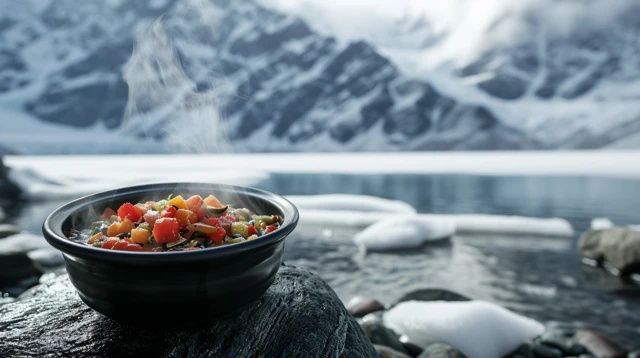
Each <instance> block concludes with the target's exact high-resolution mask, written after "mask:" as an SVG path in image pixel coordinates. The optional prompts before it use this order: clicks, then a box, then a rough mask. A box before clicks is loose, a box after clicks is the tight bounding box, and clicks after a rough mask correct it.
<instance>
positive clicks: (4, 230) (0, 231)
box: [0, 224, 20, 239]
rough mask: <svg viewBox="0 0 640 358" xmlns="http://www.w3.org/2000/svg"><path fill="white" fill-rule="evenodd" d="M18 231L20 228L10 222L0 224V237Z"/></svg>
mask: <svg viewBox="0 0 640 358" xmlns="http://www.w3.org/2000/svg"><path fill="white" fill-rule="evenodd" d="M19 232H20V228H19V227H17V226H14V225H11V224H0V239H2V238H5V237H7V236H11V235H15V234H18V233H19Z"/></svg>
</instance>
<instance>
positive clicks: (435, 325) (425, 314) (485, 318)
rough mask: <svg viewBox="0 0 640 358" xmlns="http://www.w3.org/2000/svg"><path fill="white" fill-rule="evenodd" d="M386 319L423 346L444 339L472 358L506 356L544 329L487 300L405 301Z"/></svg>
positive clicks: (392, 310) (399, 331) (389, 313)
mask: <svg viewBox="0 0 640 358" xmlns="http://www.w3.org/2000/svg"><path fill="white" fill-rule="evenodd" d="M384 323H385V325H386V326H388V327H389V328H391V329H393V330H395V331H396V332H397V333H399V334H404V335H407V336H408V337H409V340H411V341H412V342H414V343H416V344H418V345H420V346H422V347H423V348H424V347H426V346H427V345H429V344H430V343H434V342H443V343H447V344H449V345H450V346H452V347H454V348H456V349H457V350H459V351H461V352H462V353H464V354H465V355H466V356H467V357H469V358H495V357H502V356H504V355H506V354H508V353H510V352H512V351H513V350H514V349H516V348H517V347H518V345H520V344H522V343H524V342H526V341H528V340H530V339H532V338H534V337H536V336H538V335H540V334H541V333H542V331H543V330H544V326H543V325H542V324H541V323H539V322H537V321H535V320H532V319H530V318H527V317H524V316H521V315H518V314H516V313H513V312H511V311H509V310H507V309H505V308H503V307H500V306H498V305H495V304H493V303H489V302H483V301H467V302H444V301H431V302H419V301H408V302H402V303H400V304H398V305H397V306H395V307H393V308H392V309H390V310H389V311H387V312H386V313H385V314H384Z"/></svg>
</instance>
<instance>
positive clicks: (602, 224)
mask: <svg viewBox="0 0 640 358" xmlns="http://www.w3.org/2000/svg"><path fill="white" fill-rule="evenodd" d="M612 227H614V225H613V222H612V221H611V220H609V218H594V219H592V220H591V230H602V229H609V228H612Z"/></svg>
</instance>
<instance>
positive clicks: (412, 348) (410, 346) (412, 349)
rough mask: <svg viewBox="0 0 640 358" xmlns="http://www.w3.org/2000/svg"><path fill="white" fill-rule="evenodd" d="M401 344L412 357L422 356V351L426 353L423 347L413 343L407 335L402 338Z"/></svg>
mask: <svg viewBox="0 0 640 358" xmlns="http://www.w3.org/2000/svg"><path fill="white" fill-rule="evenodd" d="M400 342H401V343H402V346H403V347H404V349H405V350H406V351H407V352H409V355H411V356H412V357H417V356H419V355H420V353H422V351H424V349H422V347H420V346H419V345H417V344H415V343H413V342H411V341H410V340H409V337H407V335H405V334H403V335H401V336H400Z"/></svg>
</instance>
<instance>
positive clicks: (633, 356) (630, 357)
mask: <svg viewBox="0 0 640 358" xmlns="http://www.w3.org/2000/svg"><path fill="white" fill-rule="evenodd" d="M627 358H640V351H633V352H629V354H627Z"/></svg>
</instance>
